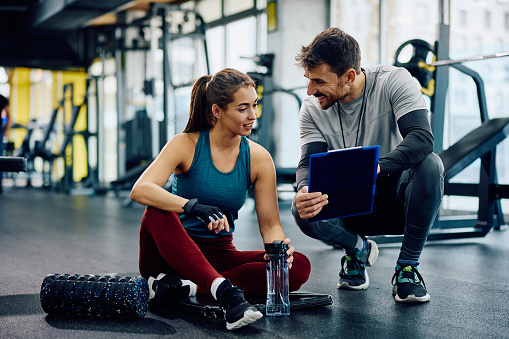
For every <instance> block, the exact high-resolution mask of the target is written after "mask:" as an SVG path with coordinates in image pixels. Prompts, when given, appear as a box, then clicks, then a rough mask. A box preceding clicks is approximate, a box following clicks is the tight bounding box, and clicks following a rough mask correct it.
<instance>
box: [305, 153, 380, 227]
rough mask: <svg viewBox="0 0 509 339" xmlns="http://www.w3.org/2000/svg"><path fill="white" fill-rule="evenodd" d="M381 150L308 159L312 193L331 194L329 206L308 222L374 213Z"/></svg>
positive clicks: (318, 154)
mask: <svg viewBox="0 0 509 339" xmlns="http://www.w3.org/2000/svg"><path fill="white" fill-rule="evenodd" d="M379 156H380V146H378V145H376V146H367V147H355V148H345V149H339V150H331V151H328V152H324V153H317V154H312V155H311V156H310V158H309V181H308V186H309V192H322V193H324V194H328V196H329V204H328V205H326V206H324V207H323V208H322V210H321V211H320V213H318V214H317V215H316V216H314V217H313V218H310V219H308V220H309V221H320V220H327V219H334V218H343V217H348V216H353V215H359V214H367V213H371V212H372V211H373V203H374V200H375V187H376V177H377V169H378V159H379Z"/></svg>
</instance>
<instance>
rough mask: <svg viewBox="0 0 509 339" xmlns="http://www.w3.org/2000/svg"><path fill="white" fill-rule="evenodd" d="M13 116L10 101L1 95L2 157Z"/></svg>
mask: <svg viewBox="0 0 509 339" xmlns="http://www.w3.org/2000/svg"><path fill="white" fill-rule="evenodd" d="M10 120H11V115H10V112H9V100H8V99H7V98H6V97H4V96H3V95H1V94H0V156H2V155H3V153H4V136H5V137H7V136H8V135H9V127H10ZM2 177H3V175H2V172H0V193H2Z"/></svg>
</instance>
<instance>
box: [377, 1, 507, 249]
mask: <svg viewBox="0 0 509 339" xmlns="http://www.w3.org/2000/svg"><path fill="white" fill-rule="evenodd" d="M442 12H443V11H442ZM438 33H439V34H438V37H439V41H436V42H435V45H434V46H433V47H432V46H431V45H430V44H429V43H427V42H426V41H423V40H419V39H413V40H409V41H407V42H405V43H403V44H402V45H401V46H400V47H399V48H398V50H397V51H396V56H395V63H394V65H395V66H398V67H405V68H406V69H407V70H408V71H409V72H410V73H411V74H412V75H413V76H414V77H415V78H416V79H417V80H418V81H419V84H420V85H421V91H422V93H423V94H425V95H427V96H429V97H430V99H431V112H432V115H431V127H432V130H433V134H434V138H435V148H434V152H435V153H437V154H438V155H439V156H440V157H441V159H442V161H443V163H444V168H445V172H446V177H445V186H444V195H455V196H470V197H478V198H479V206H478V212H477V217H476V218H472V217H470V216H462V215H450V216H437V218H436V220H435V224H434V225H433V228H432V230H431V233H430V235H429V236H428V240H444V239H456V238H473V237H484V236H485V235H486V234H487V233H488V232H489V231H490V230H491V229H496V230H501V229H502V227H503V226H504V225H505V221H504V215H503V213H502V208H501V204H500V199H508V198H509V185H501V184H499V183H498V181H497V173H496V147H497V145H498V144H499V143H500V142H502V141H503V140H505V139H506V138H507V136H508V135H509V117H505V118H494V119H490V118H489V115H488V110H487V105H486V95H485V91H484V82H483V80H482V78H481V76H480V75H479V74H478V73H477V72H475V71H474V70H472V69H470V68H468V67H466V66H464V65H463V64H462V63H463V62H466V61H474V60H484V59H489V58H499V57H505V56H509V52H503V53H497V54H492V55H485V56H475V57H472V58H465V59H461V60H450V59H449V26H448V25H446V24H444V23H443V22H441V23H440V24H439V25H438ZM408 46H411V48H412V57H411V58H410V60H409V61H407V62H401V61H400V60H399V56H400V53H401V52H402V51H403V50H404V49H405V48H407V47H408ZM449 67H452V68H454V69H456V70H458V71H460V72H461V73H463V74H465V75H468V76H469V77H471V78H472V80H473V81H474V83H475V85H476V90H477V99H478V104H479V110H480V121H481V126H479V127H477V128H475V129H474V130H472V131H470V132H469V133H468V134H467V135H465V136H464V137H463V138H461V139H460V140H458V141H457V142H456V143H454V144H453V145H451V146H450V147H449V148H447V149H445V150H443V149H442V145H443V136H444V133H443V132H444V118H445V105H446V93H447V88H448V83H449V73H448V72H449ZM477 159H480V160H481V166H480V178H479V183H478V184H473V183H453V182H451V179H452V178H453V177H454V176H456V175H457V174H458V173H460V172H461V171H462V170H463V169H465V168H466V167H467V166H469V165H470V164H472V163H473V162H474V161H475V160H477ZM398 240H402V236H382V237H377V242H393V241H398Z"/></svg>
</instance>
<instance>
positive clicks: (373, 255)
mask: <svg viewBox="0 0 509 339" xmlns="http://www.w3.org/2000/svg"><path fill="white" fill-rule="evenodd" d="M368 243H369V244H370V245H371V251H370V252H369V256H368V261H367V262H366V266H370V267H371V266H373V265H374V264H375V261H376V259H377V258H378V253H379V252H380V251H379V250H378V245H377V244H376V242H374V241H373V240H369V239H368Z"/></svg>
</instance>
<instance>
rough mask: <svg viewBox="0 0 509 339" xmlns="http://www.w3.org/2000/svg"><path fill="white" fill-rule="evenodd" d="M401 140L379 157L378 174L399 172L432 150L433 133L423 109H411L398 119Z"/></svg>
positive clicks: (426, 113) (425, 111)
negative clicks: (392, 148)
mask: <svg viewBox="0 0 509 339" xmlns="http://www.w3.org/2000/svg"><path fill="white" fill-rule="evenodd" d="M398 128H399V131H400V133H401V135H402V136H403V141H401V143H400V144H399V145H398V146H397V147H396V148H395V149H394V150H392V151H391V152H389V153H387V154H385V155H383V156H381V157H380V162H379V163H380V174H379V175H385V174H391V173H400V172H403V171H404V170H406V169H408V168H410V167H412V166H413V165H415V164H416V163H418V162H420V161H421V160H423V159H424V158H425V157H426V156H427V155H428V154H430V153H431V152H432V151H433V133H432V132H431V126H430V124H429V121H428V112H427V110H425V109H420V110H416V111H412V112H410V113H407V114H405V115H404V116H402V117H401V118H399V120H398Z"/></svg>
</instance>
